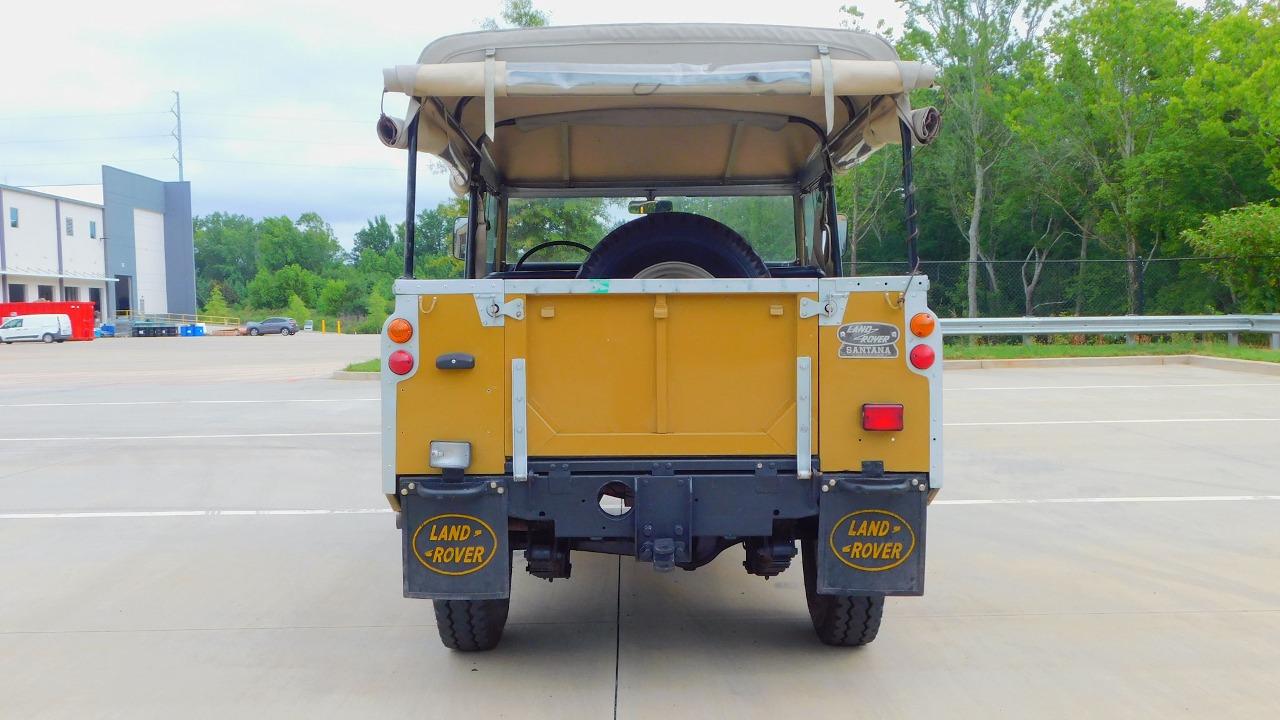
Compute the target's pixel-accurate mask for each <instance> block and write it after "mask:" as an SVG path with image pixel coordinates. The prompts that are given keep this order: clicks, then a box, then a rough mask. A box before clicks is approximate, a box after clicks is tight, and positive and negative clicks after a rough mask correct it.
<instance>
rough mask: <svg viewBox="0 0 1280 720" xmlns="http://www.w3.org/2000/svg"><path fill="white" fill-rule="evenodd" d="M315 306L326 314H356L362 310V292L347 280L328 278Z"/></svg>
mask: <svg viewBox="0 0 1280 720" xmlns="http://www.w3.org/2000/svg"><path fill="white" fill-rule="evenodd" d="M317 307H318V308H319V309H320V312H322V313H324V314H326V315H356V314H358V313H361V312H363V311H364V294H363V293H362V292H361V291H360V288H359V286H357V285H353V284H352V283H351V282H348V281H347V280H328V281H326V282H325V284H324V288H323V289H322V290H321V291H320V299H319V301H318V304H317Z"/></svg>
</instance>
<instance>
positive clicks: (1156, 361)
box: [942, 355, 1280, 375]
mask: <svg viewBox="0 0 1280 720" xmlns="http://www.w3.org/2000/svg"><path fill="white" fill-rule="evenodd" d="M1133 365H1193V366H1196V367H1205V368H1212V369H1214V370H1234V371H1236V372H1249V373H1257V374H1262V375H1280V363H1271V362H1263V361H1261V360H1236V359H1234V358H1220V357H1213V356H1210V355H1119V356H1115V357H1078V358H1025V359H1020V360H944V361H943V365H942V367H943V369H944V370H987V369H993V368H1055V367H1121V366H1133Z"/></svg>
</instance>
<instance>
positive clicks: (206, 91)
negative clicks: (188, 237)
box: [0, 0, 902, 246]
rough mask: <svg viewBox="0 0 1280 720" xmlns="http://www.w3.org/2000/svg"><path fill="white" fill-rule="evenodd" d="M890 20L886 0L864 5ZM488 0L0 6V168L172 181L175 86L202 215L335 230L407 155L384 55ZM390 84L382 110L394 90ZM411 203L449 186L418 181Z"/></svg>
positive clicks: (780, 11)
mask: <svg viewBox="0 0 1280 720" xmlns="http://www.w3.org/2000/svg"><path fill="white" fill-rule="evenodd" d="M841 4H843V3H842V0H790V1H789V2H770V3H764V2H751V1H750V0H748V1H746V2H744V1H743V0H644V1H643V2H634V3H625V2H617V1H616V0H615V1H614V2H601V1H600V0H590V1H587V0H536V1H535V6H536V7H538V8H540V9H543V10H546V11H547V12H549V13H550V14H551V20H552V22H553V23H554V24H557V25H573V24H581V23H607V22H644V21H656V22H758V23H772V24H786V25H814V26H827V27H834V26H838V25H839V23H840V21H841V19H842V18H844V17H846V16H844V15H843V14H842V13H841V12H840V10H839V8H840V5H841ZM860 7H862V9H863V11H864V12H865V13H866V14H867V20H868V24H870V25H874V24H875V22H876V21H877V20H881V19H884V20H886V21H887V22H889V23H890V24H891V25H895V26H896V25H899V24H900V23H901V20H902V15H901V12H900V11H899V9H898V7H897V6H896V5H895V4H894V3H893V2H892V0H872V1H871V2H867V3H862V4H860ZM499 8H500V0H481V1H480V2H468V1H456V2H454V1H450V0H416V1H415V2H401V1H400V0H382V2H377V3H373V2H351V1H350V0H347V1H345V2H330V1H328V0H309V1H307V2H282V1H277V0H204V1H202V2H186V1H184V0H116V1H115V2H101V1H94V2H84V1H83V0H73V1H72V2H47V1H46V2H34V3H20V4H18V5H16V6H14V7H9V8H8V9H7V10H6V11H5V17H4V19H3V27H4V37H3V40H2V41H0V67H3V68H5V71H4V74H3V76H0V77H2V79H0V183H4V184H8V185H65V184H77V183H98V182H100V181H101V180H100V173H99V170H98V167H99V165H101V164H104V163H105V164H110V165H115V166H117V167H121V168H124V169H126V170H131V171H134V172H138V173H142V174H144V175H149V176H152V177H156V178H160V179H164V180H176V179H177V176H178V172H177V165H176V163H175V162H174V161H173V160H172V159H170V156H171V155H173V154H175V152H176V143H175V142H174V140H173V139H172V138H171V137H170V136H169V133H170V131H171V130H172V129H173V117H172V116H171V115H170V114H169V108H170V106H171V105H172V101H173V96H172V94H171V91H172V90H180V91H181V92H182V110H183V132H184V136H185V156H186V179H187V180H190V181H191V183H192V199H193V202H194V203H195V212H196V213H197V214H205V213H210V212H213V211H215V210H224V211H229V212H237V213H243V214H246V215H250V216H254V217H263V216H267V215H280V214H285V215H289V216H292V217H296V216H297V215H299V214H300V213H303V212H306V211H316V212H319V213H320V214H321V215H322V216H323V217H324V218H325V219H326V220H328V221H329V222H330V223H332V224H333V226H334V228H335V230H336V231H337V233H338V236H339V239H340V240H341V241H342V243H343V244H344V245H347V246H349V245H350V243H351V234H352V233H353V232H355V230H357V229H358V228H360V227H362V226H363V225H364V221H365V220H366V219H367V218H370V217H372V216H375V215H378V214H386V215H388V216H389V217H391V218H392V219H393V220H395V219H398V218H399V216H400V215H401V214H403V208H404V205H403V199H402V198H403V184H404V170H403V167H404V161H405V158H404V153H403V152H398V151H393V150H388V149H386V148H384V147H382V145H381V144H379V143H378V141H377V138H376V137H375V135H374V121H375V120H376V119H377V115H378V99H379V94H380V92H381V89H382V78H381V72H380V71H381V68H383V67H385V66H390V65H396V64H404V63H410V62H413V61H414V60H416V59H417V56H418V53H419V52H420V51H421V49H422V47H423V46H424V45H426V44H427V43H428V42H430V41H431V40H432V39H434V38H436V37H438V36H440V35H447V34H451V33H456V32H465V31H469V30H475V29H478V27H479V24H480V22H481V21H482V20H483V19H484V18H485V17H490V16H497V15H498V11H499ZM392 97H393V96H388V101H389V102H388V109H389V110H394V114H402V112H403V107H404V103H403V100H400V99H398V98H397V101H396V102H395V103H394V104H392V102H391V99H392ZM419 189H420V192H419V203H420V205H419V206H420V207H421V206H422V203H429V204H434V203H435V202H438V201H439V200H442V199H444V198H445V197H446V196H447V195H448V193H449V191H448V189H447V185H446V182H445V178H444V177H443V176H438V175H437V176H431V175H426V174H425V173H424V176H423V177H422V178H421V179H420V181H419Z"/></svg>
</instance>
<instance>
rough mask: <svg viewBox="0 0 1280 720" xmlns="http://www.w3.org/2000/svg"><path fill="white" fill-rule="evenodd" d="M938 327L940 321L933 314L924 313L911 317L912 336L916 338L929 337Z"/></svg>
mask: <svg viewBox="0 0 1280 720" xmlns="http://www.w3.org/2000/svg"><path fill="white" fill-rule="evenodd" d="M936 327H938V319H937V318H935V317H934V316H933V315H932V314H931V313H927V312H922V313H916V314H915V315H912V316H911V334H912V335H915V336H916V337H929V336H930V335H932V334H933V330H934V328H936Z"/></svg>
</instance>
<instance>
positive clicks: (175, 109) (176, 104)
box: [169, 90, 186, 182]
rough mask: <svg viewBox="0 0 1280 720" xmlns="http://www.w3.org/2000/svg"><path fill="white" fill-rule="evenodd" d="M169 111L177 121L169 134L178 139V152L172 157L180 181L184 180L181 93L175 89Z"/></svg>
mask: <svg viewBox="0 0 1280 720" xmlns="http://www.w3.org/2000/svg"><path fill="white" fill-rule="evenodd" d="M169 112H170V113H172V114H173V117H174V119H176V120H177V121H178V124H177V127H175V128H174V129H173V132H171V133H169V134H170V135H172V136H173V139H174V140H177V141H178V154H177V155H176V156H172V157H173V159H174V160H176V161H177V162H178V182H182V181H183V180H186V177H185V175H184V174H183V167H182V95H181V94H179V93H178V91H177V90H174V91H173V106H172V107H170V108H169Z"/></svg>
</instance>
